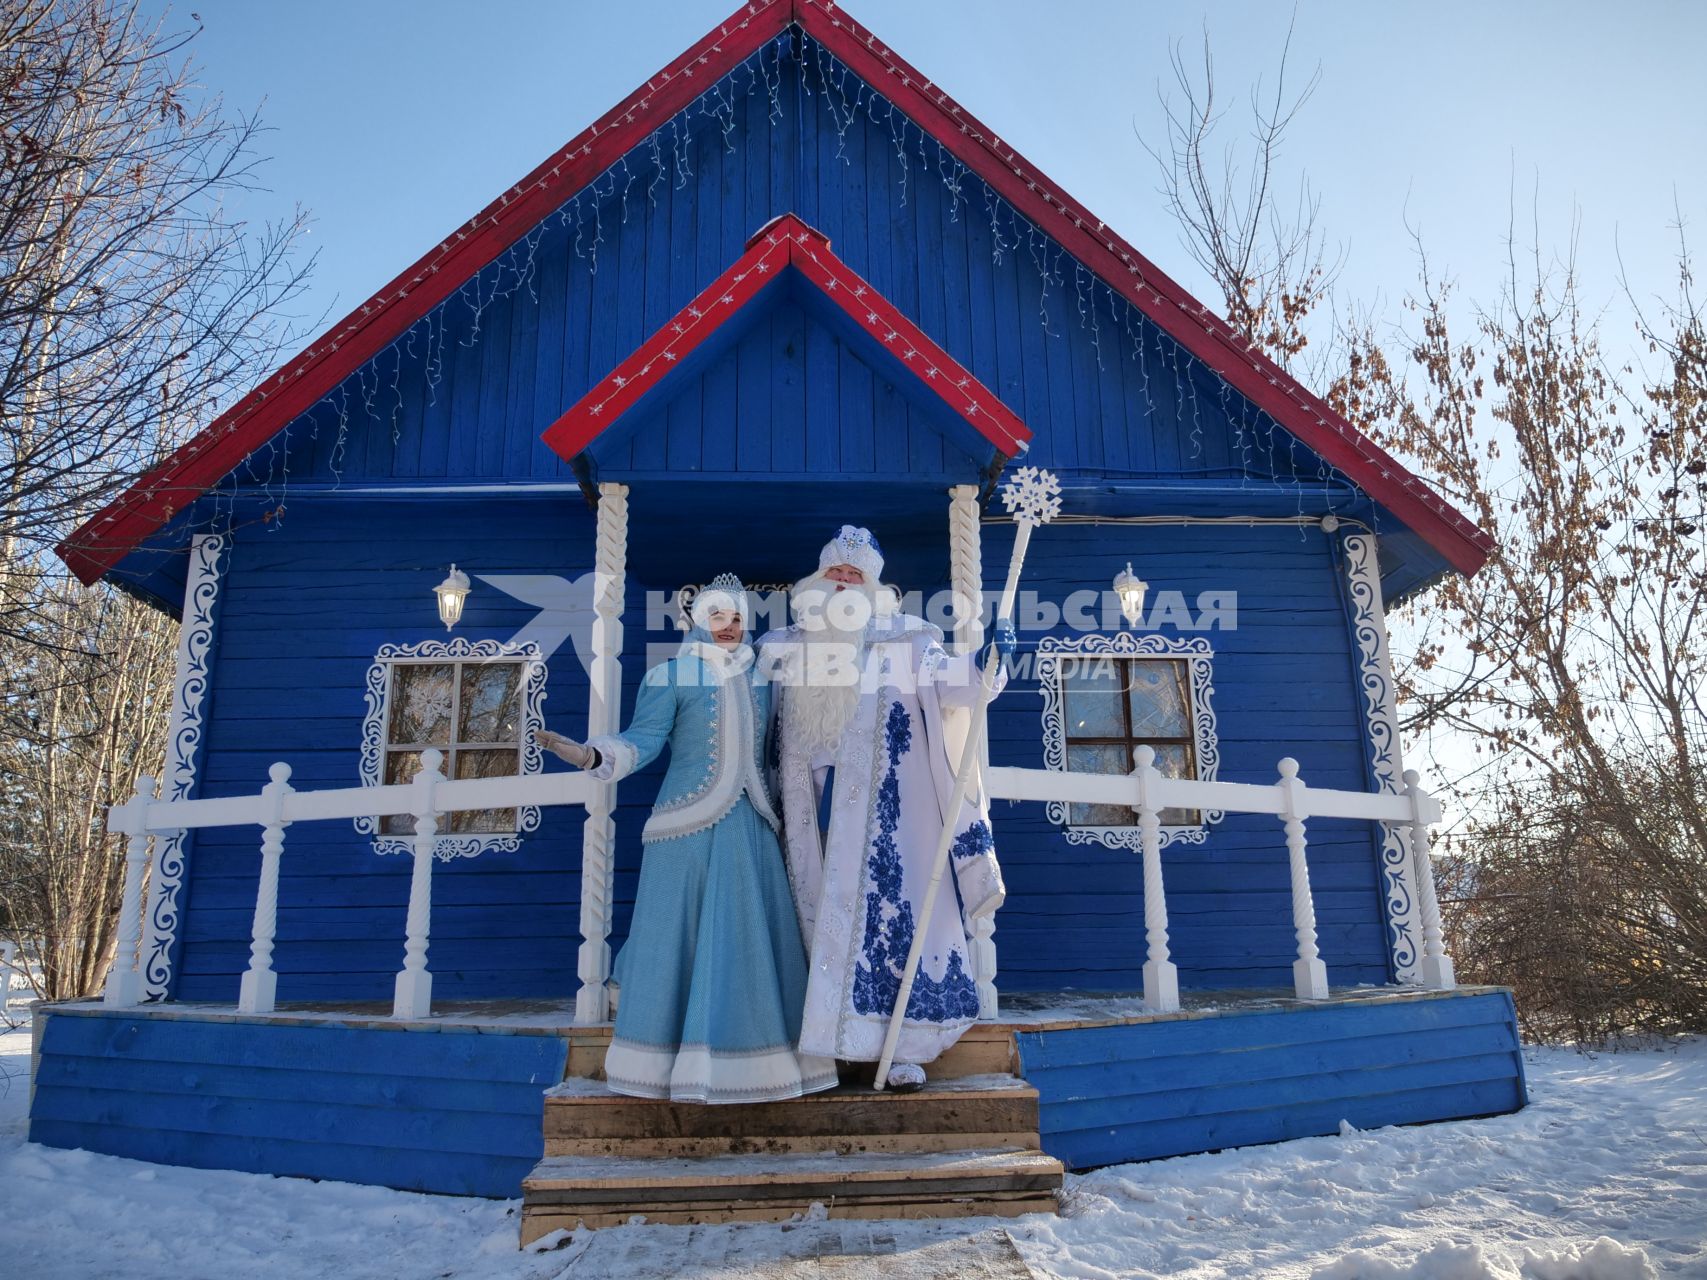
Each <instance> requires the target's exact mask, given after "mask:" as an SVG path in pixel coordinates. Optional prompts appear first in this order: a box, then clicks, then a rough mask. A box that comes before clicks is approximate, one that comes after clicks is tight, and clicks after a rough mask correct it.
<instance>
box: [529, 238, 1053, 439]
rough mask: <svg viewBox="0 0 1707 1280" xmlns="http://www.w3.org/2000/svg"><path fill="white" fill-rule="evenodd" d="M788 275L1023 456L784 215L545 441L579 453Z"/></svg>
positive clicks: (877, 296) (996, 400) (999, 419)
mask: <svg viewBox="0 0 1707 1280" xmlns="http://www.w3.org/2000/svg"><path fill="white" fill-rule="evenodd" d="M790 267H793V268H794V269H795V270H796V271H798V272H799V273H800V275H801V276H802V278H804V279H806V280H808V281H810V282H811V284H812V285H813V287H814V288H816V289H818V290H819V292H821V293H822V294H823V295H824V296H825V297H826V298H827V299H829V300H830V302H832V303H833V304H834V305H835V306H836V307H838V308H839V309H840V310H841V311H843V312H844V313H845V314H846V315H847V316H848V318H849V319H851V320H852V321H853V322H854V323H855V324H857V325H859V327H860V328H861V329H862V330H864V331H866V332H868V333H870V334H871V336H872V340H873V341H874V342H876V343H878V344H880V345H882V346H885V347H888V348H889V349H890V350H891V351H892V352H893V353H894V355H895V357H896V358H897V359H898V360H901V361H902V362H903V363H904V364H906V365H907V366H908V367H910V368H912V369H914V370H916V371H917V373H918V377H919V380H920V381H921V382H923V383H924V384H925V385H926V386H927V387H929V388H930V390H931V392H932V393H933V394H934V395H935V396H936V397H937V398H938V399H939V400H941V401H942V403H943V404H944V405H946V406H947V407H948V409H949V411H950V412H952V413H954V414H956V415H958V416H959V417H961V418H963V419H965V420H966V421H967V422H968V423H970V424H971V426H972V428H973V430H975V431H977V432H978V434H979V435H981V436H983V437H984V438H985V439H986V440H988V441H989V442H990V444H991V445H992V446H994V447H995V448H996V449H997V450H998V451H999V452H1000V453H1001V454H1002V455H1003V456H1004V457H1008V458H1011V457H1013V456H1014V455H1016V454H1018V453H1020V452H1022V451H1023V450H1024V449H1025V448H1026V446H1027V444H1028V443H1029V442H1030V440H1031V432H1030V431H1029V430H1027V429H1026V426H1025V424H1024V423H1023V422H1021V421H1020V420H1019V418H1018V417H1017V416H1016V415H1015V414H1014V412H1013V410H1011V409H1009V408H1008V407H1007V405H1005V404H1004V403H1002V400H1001V397H1000V396H998V395H996V393H995V392H993V391H991V390H990V389H989V388H988V387H986V386H985V385H984V384H983V383H981V382H979V381H978V379H976V378H974V377H973V376H972V375H971V374H970V373H968V372H967V371H966V369H965V367H964V366H962V365H961V364H959V363H958V362H957V361H955V359H954V358H953V357H952V356H950V355H949V354H948V353H947V352H946V351H944V350H943V349H942V348H941V347H939V346H938V345H937V344H936V343H935V342H933V341H932V340H931V339H930V338H929V337H928V336H926V334H925V333H924V332H923V331H922V330H921V329H920V328H919V327H918V326H917V325H916V324H914V323H913V322H912V321H911V320H909V319H908V318H907V317H906V316H905V315H903V314H902V313H901V312H900V311H899V310H898V309H897V308H896V307H895V306H894V304H892V303H891V302H890V301H889V300H888V299H887V298H885V297H884V296H883V295H882V294H881V293H879V292H878V291H877V290H876V289H874V288H873V287H872V286H871V285H870V284H868V283H866V281H865V280H863V279H862V278H861V277H860V276H859V274H858V273H857V272H855V271H854V270H853V268H851V267H849V266H848V264H847V263H845V262H843V261H842V260H841V259H840V258H838V257H837V256H836V255H835V254H834V253H833V252H831V250H830V241H829V239H828V238H827V237H826V236H825V235H824V234H823V232H821V231H818V230H816V229H815V228H813V227H809V226H807V225H806V223H804V222H802V221H801V220H800V219H799V218H798V217H796V216H795V215H794V214H792V213H786V214H783V215H782V216H781V217H780V218H775V219H772V220H771V221H770V222H769V223H767V224H766V225H765V226H764V227H763V228H761V229H760V230H759V232H758V233H757V234H756V235H754V236H753V238H752V239H751V240H749V241H748V242H747V249H746V251H745V252H744V253H742V255H741V256H740V257H739V258H737V259H735V261H734V263H733V264H732V265H731V266H730V267H729V268H728V269H727V270H726V271H724V272H723V274H722V275H720V276H718V277H717V279H715V280H713V281H712V282H711V283H710V284H709V285H707V286H706V288H705V289H704V290H702V291H701V292H700V294H699V296H698V297H696V298H695V299H694V300H693V301H692V302H690V303H688V305H687V306H685V307H683V308H682V309H681V310H680V311H678V312H677V313H676V314H675V315H674V316H673V317H672V318H671V319H670V320H669V322H668V323H666V324H665V325H663V326H662V327H661V328H660V329H659V330H658V331H657V332H656V333H654V334H653V335H652V336H651V337H650V338H648V339H647V340H646V341H645V342H644V343H642V344H641V345H640V346H639V347H637V348H636V349H635V350H634V352H633V354H631V355H630V356H628V358H627V359H625V360H623V362H622V363H621V364H619V365H617V367H616V368H615V369H613V370H612V371H611V372H610V373H609V374H608V375H606V376H605V377H604V378H601V379H600V380H599V381H598V382H597V383H596V384H594V386H593V387H592V389H591V390H589V391H588V392H587V394H586V395H584V396H582V397H581V399H580V400H579V401H577V402H576V403H575V405H574V406H573V407H572V408H570V409H569V411H568V412H567V413H565V414H564V415H563V416H562V417H561V418H559V419H558V420H557V421H556V422H554V423H552V424H551V426H549V427H548V428H546V431H545V435H544V439H545V443H546V444H547V445H548V446H550V448H551V449H552V450H553V451H554V452H556V453H557V454H559V455H560V456H561V457H564V458H573V457H575V456H576V455H577V454H579V453H581V452H582V451H583V450H584V449H586V447H587V446H588V445H589V444H591V443H592V442H593V441H594V440H595V439H597V438H598V436H599V434H600V433H601V432H603V431H605V430H607V429H609V427H610V426H611V424H612V423H614V422H616V421H617V420H618V419H620V418H621V417H622V415H623V414H625V413H627V412H628V411H629V410H630V409H631V408H633V407H634V406H635V405H636V404H637V403H639V401H640V400H641V399H642V398H643V397H644V396H645V395H646V394H647V392H649V391H651V390H652V389H653V388H654V387H656V386H657V385H658V383H659V382H661V381H662V380H663V379H664V378H666V377H668V376H669V374H670V371H671V370H672V369H673V368H675V367H676V366H677V365H678V364H679V363H680V361H681V360H682V359H683V358H684V357H686V356H687V355H689V354H690V353H692V352H693V351H694V350H696V349H697V348H698V347H699V346H700V344H701V343H703V342H705V341H706V340H707V339H708V338H710V337H711V335H712V334H714V333H716V332H717V330H718V329H720V328H722V327H723V325H725V324H726V323H728V322H729V321H730V320H731V319H732V318H733V317H734V316H736V315H737V314H739V313H740V311H741V310H742V308H743V307H745V306H746V305H747V304H748V303H749V302H751V301H752V300H753V298H755V297H756V296H757V295H758V294H759V293H760V291H762V290H763V289H764V288H765V287H766V286H768V285H770V284H772V283H773V282H774V281H776V280H777V279H778V277H779V276H780V275H781V274H782V273H783V272H784V271H785V270H786V269H788V268H790Z"/></svg>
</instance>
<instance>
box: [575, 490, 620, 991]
mask: <svg viewBox="0 0 1707 1280" xmlns="http://www.w3.org/2000/svg"><path fill="white" fill-rule="evenodd" d="M595 536H596V539H597V541H596V544H595V550H594V560H593V571H594V574H595V575H596V576H595V577H594V580H593V582H594V585H593V664H592V671H591V673H590V678H589V680H588V689H589V691H588V702H587V736H588V737H589V738H590V737H595V736H597V735H599V734H611V733H617V732H619V731H620V730H621V728H622V726H621V724H620V723H618V721H619V720H620V718H621V714H622V664H621V661H620V655H621V653H622V602H623V595H624V593H625V592H626V590H627V585H628V486H627V485H625V484H601V485H600V486H599V511H598V521H597V531H596V535H595ZM615 810H616V786H615V784H613V783H606V784H604V785H602V786H600V787H598V788H597V789H596V790H595V792H594V794H593V797H592V799H591V800H589V801H588V803H587V819H586V822H585V823H584V824H583V826H582V828H581V948H580V952H579V954H578V955H577V956H576V962H575V974H576V976H577V977H578V978H579V979H580V980H581V986H580V989H579V990H578V991H577V992H576V993H575V1021H576V1022H578V1023H582V1024H586V1023H593V1022H603V1021H605V1020H606V1019H607V1018H608V1017H609V1016H610V963H611V957H610V927H611V878H612V871H613V867H612V863H613V862H614V860H615V852H616V823H615V820H614V819H613V818H612V816H611V815H612V814H613V813H614V812H615Z"/></svg>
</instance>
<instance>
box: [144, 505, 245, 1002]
mask: <svg viewBox="0 0 1707 1280" xmlns="http://www.w3.org/2000/svg"><path fill="white" fill-rule="evenodd" d="M230 542H231V540H230V538H228V537H227V536H226V535H225V534H216V533H204V534H198V535H197V536H196V537H195V539H194V540H193V541H192V542H191V543H190V565H189V571H188V573H187V574H186V575H185V578H184V608H183V613H182V614H181V615H180V621H179V624H178V664H177V676H176V679H175V681H174V684H173V687H172V713H171V715H172V718H171V720H170V722H169V723H168V725H167V728H166V770H165V773H164V774H162V775H161V779H160V798H161V799H162V800H165V801H177V800H190V799H193V798H194V797H195V789H196V757H197V755H198V753H199V751H200V749H201V740H202V723H203V719H204V715H205V711H206V703H207V693H208V684H209V680H208V663H209V659H210V657H211V655H212V651H213V633H214V608H215V606H216V605H217V604H218V602H219V583H220V572H221V565H222V563H223V561H224V558H225V552H226V549H227V548H228V547H229V546H230ZM188 836H189V833H188V832H186V831H163V832H160V833H159V834H157V835H156V836H155V839H154V868H153V873H152V874H151V875H150V876H149V881H148V911H147V913H146V915H145V917H144V925H143V944H142V963H141V971H142V998H143V999H145V1000H163V999H165V998H166V994H167V991H168V989H169V988H170V986H171V982H172V949H173V947H174V945H175V944H176V942H177V934H178V922H179V912H178V895H179V893H180V892H181V890H182V887H183V883H184V871H185V844H186V842H187V840H188Z"/></svg>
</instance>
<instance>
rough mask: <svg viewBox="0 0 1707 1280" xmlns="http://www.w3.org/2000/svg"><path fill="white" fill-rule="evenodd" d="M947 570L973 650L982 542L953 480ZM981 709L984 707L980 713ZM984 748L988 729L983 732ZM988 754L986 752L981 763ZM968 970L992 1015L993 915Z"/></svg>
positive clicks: (963, 639)
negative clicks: (973, 975)
mask: <svg viewBox="0 0 1707 1280" xmlns="http://www.w3.org/2000/svg"><path fill="white" fill-rule="evenodd" d="M948 496H949V504H948V553H949V572H950V574H951V576H952V578H953V581H952V582H951V583H950V588H951V590H952V591H953V593H954V648H955V652H957V653H976V652H978V650H979V649H981V648H982V647H983V645H984V546H983V533H982V526H981V525H980V524H979V520H978V486H977V485H975V484H957V485H955V486H954V487H953V488H952V489H950V490H949V491H948ZM986 714H987V713H986ZM983 741H984V750H985V751H986V753H987V751H988V746H989V741H990V735H989V734H988V733H985V734H984V738H983ZM987 762H988V755H987V754H986V763H987ZM972 971H973V973H974V974H975V975H976V976H977V983H978V1016H979V1017H980V1018H994V1017H995V1016H996V1010H997V1003H998V1001H997V994H996V917H995V915H994V913H992V914H990V915H987V916H982V917H980V918H979V919H977V920H974V921H973V922H972Z"/></svg>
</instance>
